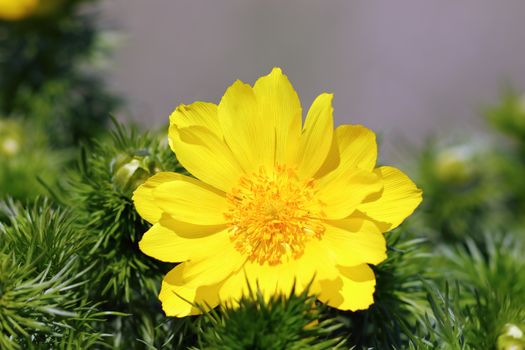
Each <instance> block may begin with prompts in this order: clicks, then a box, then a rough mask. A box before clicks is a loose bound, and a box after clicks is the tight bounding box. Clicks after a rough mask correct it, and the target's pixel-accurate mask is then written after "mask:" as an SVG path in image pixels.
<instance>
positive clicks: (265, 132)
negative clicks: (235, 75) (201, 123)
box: [218, 80, 275, 173]
mask: <svg viewBox="0 0 525 350" xmlns="http://www.w3.org/2000/svg"><path fill="white" fill-rule="evenodd" d="M218 116H219V121H220V126H221V128H222V132H223V134H224V139H225V141H226V143H227V144H228V145H229V146H230V149H231V151H232V153H233V155H234V156H235V157H236V158H237V160H238V162H239V164H240V165H241V166H242V167H243V169H244V170H245V171H246V172H248V173H252V172H254V171H257V170H258V169H259V168H260V166H261V165H263V166H265V168H266V169H267V170H271V169H273V160H274V153H275V131H274V124H273V123H268V121H267V119H268V116H266V115H263V114H261V113H260V112H259V108H258V105H257V100H256V98H255V94H254V92H253V89H252V87H251V86H250V85H247V84H244V83H243V82H241V81H239V80H237V81H236V82H235V83H233V85H232V86H230V87H229V88H228V90H226V92H225V94H224V96H223V97H222V100H221V102H220V104H219V108H218Z"/></svg>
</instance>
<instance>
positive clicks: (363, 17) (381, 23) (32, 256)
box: [0, 0, 525, 350]
mask: <svg viewBox="0 0 525 350" xmlns="http://www.w3.org/2000/svg"><path fill="white" fill-rule="evenodd" d="M523 14H525V2H524V1H522V0H507V1H499V2H496V1H491V0H463V1H454V0H440V1H425V2H422V1H419V0H398V1H395V2H394V1H386V0H383V1H373V2H372V1H366V0H360V1H348V0H330V1H329V0H325V1H312V0H286V1H277V0H265V1H263V0H260V1H254V0H223V1H203V0H192V1H182V0H178V1H177V0H0V241H1V243H2V244H0V286H1V289H2V292H0V294H1V295H0V305H2V306H6V307H3V308H1V307H0V349H2V350H3V349H7V350H11V349H13V350H14V349H19V348H21V349H29V348H30V349H50V348H52V349H74V348H75V349H90V348H95V349H99V348H104V349H105V348H111V349H159V350H165V349H187V348H189V347H192V348H195V347H194V346H196V345H197V344H199V345H202V346H199V348H214V349H215V348H220V349H226V348H227V349H230V348H232V346H227V345H224V344H226V343H224V341H225V339H233V340H232V343H231V344H245V343H244V339H236V338H224V337H225V336H227V337H229V336H230V335H234V337H235V336H237V335H238V336H240V337H241V338H244V337H245V336H246V334H248V335H249V334H252V333H250V332H251V331H250V330H249V329H248V331H245V330H244V328H243V327H245V326H246V327H252V329H255V330H257V333H264V332H259V331H260V330H261V329H265V327H264V326H263V327H261V326H260V325H261V324H268V325H269V326H270V328H271V329H274V330H276V331H277V333H276V334H279V336H277V337H276V336H275V335H274V334H273V333H272V332H269V333H268V337H269V338H268V339H270V340H269V342H270V344H272V345H273V344H274V342H275V339H280V338H279V337H281V335H280V334H285V335H287V336H290V337H291V338H293V339H299V341H302V340H305V341H307V342H308V341H310V340H312V341H313V340H315V339H318V340H320V341H323V342H324V339H325V337H326V339H328V338H330V339H331V340H333V341H334V342H339V341H340V339H343V340H346V341H347V344H348V345H349V346H351V347H352V348H354V347H353V346H355V349H370V348H377V349H392V348H396V349H407V348H414V349H430V348H432V349H438V348H439V349H445V348H446V349H498V350H510V349H514V350H515V349H525V279H524V278H522V277H523V271H525V256H524V255H523V251H525V216H524V215H523V213H525V182H524V181H523V177H524V174H525V97H524V96H525V95H524V93H525V60H524V59H523V57H524V56H525V40H523V39H524V38H525V21H524V20H523ZM274 66H279V67H281V68H283V70H284V71H285V73H286V74H287V75H288V76H289V78H290V80H291V81H292V83H293V84H294V86H295V88H296V89H297V91H298V93H299V96H300V97H301V100H302V104H303V109H304V110H305V111H306V110H307V109H308V108H309V105H310V103H311V102H312V101H313V99H314V98H315V96H317V95H318V94H319V93H321V92H324V91H329V92H332V93H334V94H335V99H334V104H335V106H334V107H335V118H336V122H337V123H338V124H342V123H353V124H364V125H366V126H367V127H369V128H371V129H373V130H374V131H375V132H377V133H378V135H379V136H380V144H381V148H382V149H381V152H380V155H381V158H380V160H379V163H380V164H393V165H395V166H396V167H398V168H400V169H402V171H403V172H406V173H407V174H408V175H409V176H410V177H411V178H412V179H413V180H414V182H415V183H416V184H417V186H418V187H420V188H421V189H422V190H423V193H424V195H423V197H424V201H423V203H422V205H421V206H420V208H419V209H418V210H417V212H416V213H415V214H414V215H412V216H411V218H410V220H407V221H406V222H405V223H404V224H403V225H402V226H400V228H398V229H396V230H395V232H392V233H391V234H388V235H387V240H388V246H389V247H390V248H391V249H389V253H388V259H387V261H385V262H383V263H382V264H381V265H379V266H377V267H376V268H375V272H376V276H377V287H376V294H375V298H376V303H375V304H374V306H373V307H371V308H370V309H369V310H367V311H362V312H356V313H352V312H338V311H335V310H327V311H326V312H324V311H322V309H321V308H317V307H316V308H315V312H313V311H312V312H310V311H308V312H304V313H303V312H302V311H301V312H299V313H301V314H302V316H304V317H306V316H305V315H308V317H310V319H306V318H304V321H305V322H304V323H298V325H299V326H298V328H297V330H296V331H291V332H288V331H287V329H288V328H286V327H288V325H289V322H288V318H286V317H282V312H281V311H277V313H275V314H274V316H275V318H272V317H267V316H266V313H261V315H263V319H257V315H258V314H259V313H255V312H253V310H254V309H252V308H250V307H248V308H245V309H244V310H245V311H243V309H242V308H241V309H240V310H241V311H240V314H238V315H240V316H239V317H238V316H235V312H236V311H231V312H232V314H231V315H232V316H227V318H218V319H215V320H211V319H209V320H207V319H206V318H184V319H173V318H166V317H165V316H164V314H163V313H162V311H161V309H160V304H159V302H158V300H157V295H158V288H159V286H160V283H161V282H160V281H161V279H162V276H163V275H164V274H165V273H166V272H167V271H168V270H169V269H170V268H171V267H170V266H168V265H167V264H164V263H161V262H159V261H156V260H154V259H150V258H149V257H147V256H145V255H144V254H142V253H141V252H140V251H139V248H138V244H137V243H138V242H139V240H140V239H141V238H142V236H143V233H144V232H146V231H147V230H148V229H149V227H150V224H149V223H148V222H146V221H144V220H143V219H142V218H141V217H140V216H139V215H138V213H137V211H136V210H135V207H134V204H133V201H132V195H133V192H134V191H135V189H136V188H137V187H138V186H139V185H140V184H143V183H144V182H145V181H146V180H147V179H148V178H150V177H151V176H153V175H154V174H157V173H159V172H162V171H169V172H177V173H183V174H184V173H186V172H185V169H184V168H183V167H182V165H181V164H179V163H178V160H177V158H176V156H175V155H174V154H173V152H172V151H171V149H170V147H169V145H168V142H167V133H166V126H167V124H168V116H169V115H170V113H171V112H172V111H173V109H174V108H175V107H176V106H177V105H179V104H181V103H186V104H187V103H191V102H193V101H196V100H203V101H212V102H219V100H220V98H221V96H222V95H223V93H224V91H225V89H226V88H227V87H228V86H229V85H230V84H231V83H232V82H233V81H234V80H236V79H241V80H243V81H245V82H248V83H250V84H253V82H254V81H255V80H256V79H257V78H258V77H260V76H262V75H265V74H267V73H268V72H270V70H271V69H272V67H274ZM133 122H134V123H133ZM136 124H138V125H136ZM396 186H397V185H396ZM405 190H406V191H408V190H407V189H405ZM405 190H403V186H401V185H399V189H396V191H394V190H392V191H391V192H392V193H391V194H390V195H391V196H394V197H395V196H400V198H401V197H402V196H404V193H405V192H404V191H405ZM394 192H395V193H396V194H394ZM390 195H389V196H390ZM387 202H388V201H387ZM385 205H386V204H385ZM42 252H44V253H45V254H42ZM422 278H423V279H424V280H426V281H427V282H431V283H430V284H427V283H426V282H425V283H423V281H424V280H422ZM448 286H450V287H451V288H450V289H449V288H448ZM43 290H46V293H42V291H43ZM48 292H49V293H48ZM449 292H450V293H449ZM2 295H3V296H4V298H3V299H2ZM6 298H7V299H6ZM291 300H293V299H291ZM452 301H453V302H452ZM300 304H301V305H304V306H305V307H309V306H311V305H312V303H310V302H304V301H300ZM290 305H294V304H290ZM442 307H443V308H444V309H442ZM260 309H261V308H260V307H259V306H257V310H260ZM276 310H280V309H279V308H277V309H276ZM115 312H116V313H115ZM243 312H246V314H243ZM318 312H323V315H322V316H321V319H323V321H322V322H312V321H313V320H314V319H316V318H317V316H316V315H319V314H318ZM225 315H229V311H228V314H225ZM243 315H248V316H247V317H248V318H245V317H244V316H243ZM290 315H292V314H290ZM213 317H215V316H213ZM220 317H222V316H220ZM290 317H293V318H294V319H298V320H299V319H301V317H299V318H295V316H293V315H292V316H290ZM274 319H278V320H279V322H276V323H274V322H273V320H274ZM228 320H230V321H231V322H230V321H228ZM232 320H233V321H232ZM235 320H240V321H241V323H242V324H238V323H236V322H237V321H235ZM261 320H262V322H263V323H261V322H260V321H261ZM330 320H332V321H334V322H336V323H337V324H338V325H337V326H335V327H332V326H330V325H331V323H330V322H332V321H330ZM423 320H424V322H423ZM325 321H326V322H329V323H325ZM210 322H211V323H210ZM232 322H233V323H232ZM301 322H302V321H301ZM212 324H213V325H218V324H220V325H222V326H221V327H223V328H222V330H220V329H218V328H216V326H209V325H212ZM334 324H335V323H334ZM282 325H284V326H282ZM305 325H308V326H305ZM311 325H313V326H312V327H310V326H311ZM255 327H256V328H255ZM283 327H284V328H283ZM323 327H327V328H326V329H325V328H323ZM270 328H268V329H270ZM315 329H317V330H315ZM307 330H308V332H310V331H314V332H318V333H315V334H317V336H311V335H312V334H313V333H308V334H309V335H308V336H306V337H304V336H303V335H304V334H305V333H303V331H304V332H306V331H307ZM264 336H266V335H264ZM221 337H223V338H221ZM309 339H310V340H309ZM37 343H40V344H43V345H42V347H35V346H36V345H35V344H37ZM139 343H140V344H143V346H142V345H139ZM214 344H215V345H214ZM261 344H264V342H263V343H261ZM297 344H299V343H297ZM327 344H329V343H325V345H326V349H328V348H330V349H331V348H333V347H331V346H330V345H327ZM412 345H414V346H412ZM247 348H249V349H252V348H267V347H265V346H260V347H254V346H251V347H250V346H248V347H247ZM277 348H279V347H277ZM292 348H297V349H307V348H310V347H305V346H304V343H303V345H297V346H293V347H292ZM314 348H315V349H321V348H323V347H318V346H317V345H315V346H314Z"/></svg>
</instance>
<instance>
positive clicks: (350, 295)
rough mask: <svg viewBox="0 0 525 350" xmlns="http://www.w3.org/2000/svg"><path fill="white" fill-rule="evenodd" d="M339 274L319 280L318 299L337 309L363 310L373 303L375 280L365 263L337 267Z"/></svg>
mask: <svg viewBox="0 0 525 350" xmlns="http://www.w3.org/2000/svg"><path fill="white" fill-rule="evenodd" d="M339 272H340V276H339V278H336V279H334V280H325V281H321V283H320V287H321V291H320V293H319V295H318V299H319V300H320V301H322V302H324V303H326V304H328V305H330V306H332V307H335V308H337V309H339V310H351V311H356V310H365V309H368V307H369V306H370V305H372V304H373V303H374V290H375V285H376V280H375V276H374V272H373V271H372V269H371V268H370V267H369V266H368V265H366V264H362V265H358V266H353V267H339Z"/></svg>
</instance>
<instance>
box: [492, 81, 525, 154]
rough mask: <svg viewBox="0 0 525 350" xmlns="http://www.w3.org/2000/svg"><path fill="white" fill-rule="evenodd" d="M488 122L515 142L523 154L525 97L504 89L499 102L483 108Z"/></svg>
mask: <svg viewBox="0 0 525 350" xmlns="http://www.w3.org/2000/svg"><path fill="white" fill-rule="evenodd" d="M485 115H486V117H487V119H488V121H489V122H490V123H491V124H492V125H493V126H494V127H495V128H496V129H498V130H500V131H501V132H503V133H505V134H506V135H508V136H510V137H511V138H513V139H514V141H517V142H518V143H519V145H520V147H521V151H522V152H525V97H524V96H523V95H520V94H519V93H518V92H517V91H515V90H514V89H512V88H506V89H505V90H504V92H503V94H502V96H501V99H500V102H499V103H498V104H497V105H494V106H488V107H486V108H485Z"/></svg>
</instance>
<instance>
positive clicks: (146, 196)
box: [133, 172, 181, 224]
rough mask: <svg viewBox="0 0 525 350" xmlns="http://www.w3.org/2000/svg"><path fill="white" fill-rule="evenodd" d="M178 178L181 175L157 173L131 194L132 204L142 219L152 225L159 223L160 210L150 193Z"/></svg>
mask: <svg viewBox="0 0 525 350" xmlns="http://www.w3.org/2000/svg"><path fill="white" fill-rule="evenodd" d="M180 177H181V175H180V174H177V173H169V172H162V173H157V174H155V175H153V176H152V177H150V178H149V179H148V180H147V181H146V182H145V183H143V184H142V185H140V186H139V187H138V188H137V189H136V190H135V192H134V193H133V203H134V204H135V209H136V210H137V212H138V213H139V214H140V216H142V218H144V219H145V220H147V221H148V222H150V223H152V224H154V223H156V222H157V221H159V219H160V217H161V215H162V209H160V207H159V206H158V204H157V203H156V201H155V198H153V194H152V191H153V190H154V189H155V188H157V187H158V186H160V185H162V184H163V183H167V182H170V181H176V180H178V179H180Z"/></svg>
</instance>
